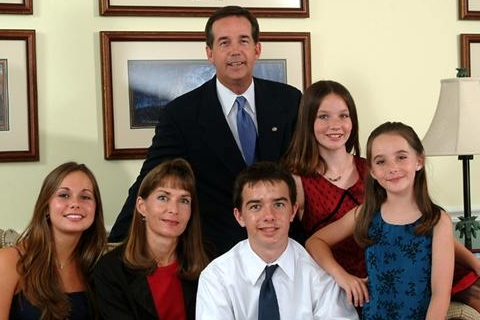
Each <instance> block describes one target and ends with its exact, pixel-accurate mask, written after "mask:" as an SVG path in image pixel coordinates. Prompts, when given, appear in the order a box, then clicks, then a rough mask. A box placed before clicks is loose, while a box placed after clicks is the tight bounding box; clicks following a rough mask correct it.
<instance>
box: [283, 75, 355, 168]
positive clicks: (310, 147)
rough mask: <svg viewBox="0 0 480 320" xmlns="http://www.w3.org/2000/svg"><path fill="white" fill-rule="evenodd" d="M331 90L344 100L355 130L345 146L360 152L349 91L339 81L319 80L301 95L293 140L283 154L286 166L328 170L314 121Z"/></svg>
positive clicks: (352, 103) (353, 107)
mask: <svg viewBox="0 0 480 320" xmlns="http://www.w3.org/2000/svg"><path fill="white" fill-rule="evenodd" d="M329 94H335V95H337V96H339V97H340V98H342V99H343V100H344V101H345V104H346V105H347V108H348V112H349V114H350V119H351V121H352V131H351V133H350V137H348V140H347V142H346V144H345V149H346V150H347V152H352V151H353V154H354V155H360V144H359V141H358V117H357V109H356V107H355V102H354V101H353V98H352V96H351V94H350V92H349V91H348V90H347V88H345V87H344V86H343V85H342V84H340V83H338V82H335V81H331V80H321V81H317V82H315V83H313V84H312V85H310V86H309V87H308V88H307V90H305V93H304V94H303V96H302V100H301V102H300V107H299V110H298V119H297V124H296V126H295V131H294V134H293V137H292V141H291V142H290V145H289V147H288V149H287V152H286V153H285V155H284V156H283V158H282V164H283V166H284V167H285V168H287V169H288V170H289V171H290V172H292V173H294V174H297V175H302V176H311V175H313V174H315V173H316V172H317V170H318V169H321V170H323V172H325V171H327V167H326V166H327V165H326V163H325V161H324V160H323V158H322V157H321V156H320V150H319V147H318V142H317V140H316V139H315V133H314V131H313V130H314V129H313V125H314V122H315V119H316V117H317V112H318V108H319V107H320V104H321V103H322V101H323V99H325V97H326V96H328V95H329Z"/></svg>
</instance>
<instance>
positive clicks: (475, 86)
mask: <svg viewBox="0 0 480 320" xmlns="http://www.w3.org/2000/svg"><path fill="white" fill-rule="evenodd" d="M423 146H424V148H425V154H426V155H429V156H452V155H474V154H480V78H452V79H443V80H441V87H440V97H439V99H438V105H437V110H436V111H435V115H434V117H433V120H432V123H431V124H430V128H429V129H428V131H427V133H426V135H425V137H424V138H423Z"/></svg>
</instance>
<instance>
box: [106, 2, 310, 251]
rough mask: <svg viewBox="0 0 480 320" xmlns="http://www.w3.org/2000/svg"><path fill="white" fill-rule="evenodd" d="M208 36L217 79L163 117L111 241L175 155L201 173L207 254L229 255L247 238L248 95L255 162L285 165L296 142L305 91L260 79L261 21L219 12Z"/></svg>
mask: <svg viewBox="0 0 480 320" xmlns="http://www.w3.org/2000/svg"><path fill="white" fill-rule="evenodd" d="M205 35H206V44H207V46H206V54H207V57H208V59H209V60H210V61H211V62H212V63H213V65H214V66H215V68H216V76H215V77H214V78H212V79H211V80H209V81H208V82H206V83H205V84H203V85H202V86H200V87H199V88H197V89H194V90H192V91H190V92H188V93H186V94H184V95H182V96H180V97H178V98H176V99H175V100H173V101H172V102H170V103H169V104H168V105H167V106H165V108H163V109H162V111H161V112H160V116H159V123H158V125H157V126H156V129H155V136H154V137H153V140H152V145H151V146H150V148H149V149H148V155H147V159H146V160H145V162H144V163H143V167H142V169H141V171H140V175H139V176H138V178H137V180H136V182H135V183H134V184H133V185H132V187H131V188H130V190H129V195H128V198H127V200H126V202H125V204H124V206H123V208H122V211H121V212H120V214H119V216H118V217H117V221H116V222H115V225H114V226H113V228H112V230H111V233H110V236H109V240H110V241H112V242H116V241H120V240H122V239H123V238H124V237H125V236H126V232H127V230H128V227H129V225H130V221H131V219H132V213H133V209H134V207H135V201H136V194H137V190H138V186H139V185H140V183H141V181H142V179H143V177H144V176H145V175H146V174H147V173H148V172H149V171H150V170H151V169H152V168H153V167H155V166H156V165H158V164H159V163H160V162H162V161H164V160H165V159H168V158H173V157H183V158H185V159H186V160H188V161H189V162H190V164H191V165H192V168H193V170H194V172H195V176H196V179H197V191H198V197H199V205H200V215H201V218H202V227H203V236H204V238H205V241H206V245H207V248H208V245H209V244H211V245H212V247H211V250H210V251H211V253H212V254H213V255H218V254H221V253H224V252H226V251H227V250H229V249H230V248H231V247H232V246H233V245H235V244H236V243H237V242H239V241H240V240H243V239H245V238H246V233H245V231H244V229H243V228H241V227H240V226H239V225H238V223H237V222H236V221H235V217H234V215H233V204H232V188H233V181H234V180H235V178H236V176H237V174H238V173H239V172H240V171H242V170H243V169H244V168H245V167H246V166H247V163H246V160H245V157H244V156H245V155H244V152H243V151H242V147H241V142H240V140H241V138H240V137H239V133H238V131H237V122H236V114H237V109H238V108H240V107H239V106H237V104H236V103H235V99H236V98H237V97H238V96H243V97H245V99H246V104H245V111H246V112H247V113H248V114H249V115H250V117H251V118H252V119H253V122H254V124H255V129H252V130H256V146H255V160H271V161H275V160H278V159H279V158H280V157H281V156H282V155H283V153H284V152H285V150H286V148H287V146H288V144H289V142H290V138H291V135H292V131H293V128H294V126H295V122H296V118H297V112H298V105H299V103H300V98H301V93H300V91H299V90H298V89H296V88H294V87H292V86H289V85H286V84H282V83H278V82H273V81H267V80H262V79H257V78H253V76H252V72H253V67H254V64H255V61H256V60H257V59H258V58H259V57H260V53H261V44H260V43H259V26H258V22H257V20H256V18H255V17H253V15H252V14H251V13H250V12H249V11H248V10H246V9H244V8H241V7H237V6H228V7H224V8H220V9H218V10H217V11H216V12H215V13H214V14H213V15H212V16H211V17H210V18H209V20H208V22H207V24H206V27H205Z"/></svg>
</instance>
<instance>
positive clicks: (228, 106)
mask: <svg viewBox="0 0 480 320" xmlns="http://www.w3.org/2000/svg"><path fill="white" fill-rule="evenodd" d="M217 93H218V99H219V100H220V104H221V105H222V109H223V113H224V114H225V115H228V114H230V112H232V109H233V103H234V102H235V99H236V98H237V97H238V96H244V97H245V99H247V102H248V103H247V105H246V106H247V108H249V109H250V111H251V112H252V113H253V115H255V114H256V109H255V86H254V81H253V80H252V83H251V84H250V86H249V87H248V89H247V91H245V92H244V93H242V94H236V93H234V92H233V91H231V90H230V89H228V88H227V87H225V86H224V85H223V84H222V83H221V82H220V81H219V80H218V78H217Z"/></svg>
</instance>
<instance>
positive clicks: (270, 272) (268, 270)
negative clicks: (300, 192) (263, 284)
mask: <svg viewBox="0 0 480 320" xmlns="http://www.w3.org/2000/svg"><path fill="white" fill-rule="evenodd" d="M277 267H278V264H272V265H270V266H266V267H265V280H266V281H268V280H269V279H271V278H272V276H273V273H274V272H275V270H277Z"/></svg>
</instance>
